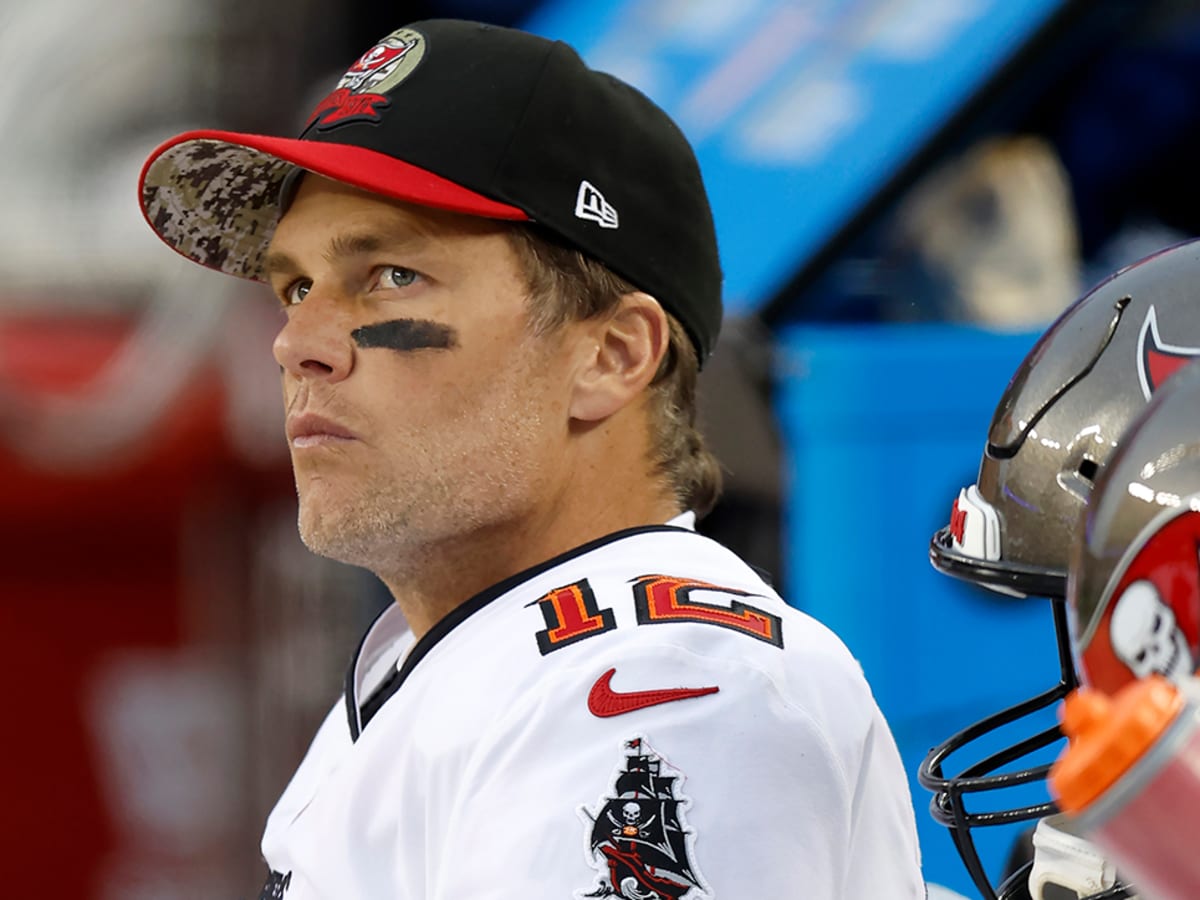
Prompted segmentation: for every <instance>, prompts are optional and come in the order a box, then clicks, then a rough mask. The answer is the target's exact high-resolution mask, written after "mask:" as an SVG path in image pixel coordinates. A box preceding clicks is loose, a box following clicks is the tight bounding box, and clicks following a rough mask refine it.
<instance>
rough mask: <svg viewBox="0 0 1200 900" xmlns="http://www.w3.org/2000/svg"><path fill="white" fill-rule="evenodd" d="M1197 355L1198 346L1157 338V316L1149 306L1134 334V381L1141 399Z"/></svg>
mask: <svg viewBox="0 0 1200 900" xmlns="http://www.w3.org/2000/svg"><path fill="white" fill-rule="evenodd" d="M1197 357H1200V347H1180V346H1177V345H1175V344H1168V343H1166V342H1165V341H1164V340H1163V339H1162V338H1161V337H1159V334H1158V316H1157V315H1155V312H1154V307H1153V306H1151V307H1150V309H1149V310H1147V311H1146V320H1145V321H1144V322H1143V323H1142V330H1141V332H1140V333H1139V334H1138V363H1139V366H1138V380H1139V381H1140V382H1141V385H1142V394H1143V395H1144V396H1145V398H1146V399H1147V400H1149V399H1150V395H1151V394H1153V393H1154V392H1155V391H1156V390H1158V389H1159V388H1160V387H1162V384H1163V382H1164V381H1166V380H1167V379H1168V378H1170V377H1171V376H1172V375H1174V374H1175V373H1176V372H1178V371H1179V370H1180V369H1182V368H1183V367H1184V366H1186V365H1187V364H1188V363H1189V362H1191V361H1192V360H1194V359H1196V358H1197Z"/></svg>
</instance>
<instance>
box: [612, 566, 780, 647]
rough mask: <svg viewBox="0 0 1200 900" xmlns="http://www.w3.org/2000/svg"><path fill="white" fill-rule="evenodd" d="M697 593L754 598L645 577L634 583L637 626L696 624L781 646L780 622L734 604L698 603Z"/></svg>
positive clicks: (716, 587) (702, 585)
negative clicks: (716, 627) (715, 626)
mask: <svg viewBox="0 0 1200 900" xmlns="http://www.w3.org/2000/svg"><path fill="white" fill-rule="evenodd" d="M696 591H715V592H717V593H720V594H732V595H733V596H735V597H754V596H757V595H756V594H751V593H750V592H749V591H738V590H734V589H733V588H724V587H720V586H719V585H715V584H709V583H708V582H706V581H695V580H693V579H690V578H672V577H671V576H669V575H645V576H643V577H641V578H639V579H637V580H636V581H635V582H634V585H633V597H634V607H635V608H636V610H637V619H638V624H639V625H663V624H669V623H671V622H699V623H701V624H704V625H717V626H719V627H721V628H729V629H732V630H733V631H739V632H741V633H742V634H746V635H749V636H750V637H752V638H755V639H756V640H760V641H764V642H766V643H768V644H772V645H773V646H776V647H782V646H783V620H782V619H781V618H780V617H779V616H776V615H773V614H772V613H769V612H766V611H765V610H762V609H758V608H757V607H754V606H750V605H749V604H747V603H742V602H741V601H740V600H734V601H733V602H732V603H730V604H729V605H728V606H720V605H717V604H711V603H700V602H699V601H697V600H693V599H691V595H692V593H693V592H696Z"/></svg>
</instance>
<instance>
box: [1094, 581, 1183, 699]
mask: <svg viewBox="0 0 1200 900" xmlns="http://www.w3.org/2000/svg"><path fill="white" fill-rule="evenodd" d="M1108 628H1109V636H1110V637H1111V638H1112V643H1113V650H1114V651H1115V652H1116V654H1117V657H1118V658H1119V659H1120V660H1121V662H1123V663H1125V665H1127V666H1129V668H1130V670H1131V671H1132V672H1133V674H1134V675H1136V676H1137V677H1138V678H1144V677H1145V676H1147V675H1152V674H1158V675H1165V676H1166V677H1167V678H1171V679H1178V678H1180V677H1181V676H1184V675H1187V674H1189V673H1190V672H1191V670H1192V655H1191V653H1189V652H1188V648H1187V638H1185V637H1184V635H1183V632H1182V631H1180V630H1179V626H1178V625H1177V624H1176V622H1175V613H1174V612H1173V611H1172V610H1171V607H1169V606H1167V604H1165V603H1163V600H1162V597H1160V596H1159V593H1158V589H1157V588H1156V587H1155V586H1154V584H1153V583H1152V582H1149V581H1144V580H1141V581H1135V582H1133V584H1131V585H1129V587H1127V588H1125V593H1123V594H1121V596H1120V597H1118V598H1117V603H1116V606H1115V607H1114V608H1113V616H1112V621H1111V622H1109V626H1108Z"/></svg>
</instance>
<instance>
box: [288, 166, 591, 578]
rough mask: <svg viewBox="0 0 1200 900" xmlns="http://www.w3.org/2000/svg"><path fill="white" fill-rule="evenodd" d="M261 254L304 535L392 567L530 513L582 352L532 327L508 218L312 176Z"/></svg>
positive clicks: (549, 478) (361, 560)
mask: <svg viewBox="0 0 1200 900" xmlns="http://www.w3.org/2000/svg"><path fill="white" fill-rule="evenodd" d="M267 268H268V274H269V277H270V282H271V286H272V288H273V290H274V291H275V293H276V295H277V296H278V297H279V298H280V300H281V301H282V302H283V303H284V307H285V312H286V315H287V322H286V324H285V325H284V326H283V329H282V330H281V331H280V333H279V336H278V337H277V338H276V340H275V357H276V359H277V360H278V362H279V364H280V366H281V368H282V373H283V374H282V377H283V391H284V398H285V402H286V407H287V416H288V440H289V445H290V448H291V454H292V464H293V468H294V470H295V476H296V487H297V492H298V494H299V500H300V517H299V519H300V533H301V536H302V537H303V539H304V541H305V543H306V544H308V546H309V547H310V548H311V549H313V550H314V551H316V552H318V553H321V554H323V555H326V556H329V557H332V558H334V559H338V560H341V561H343V562H347V563H351V564H354V565H361V566H365V567H367V568H369V569H371V570H373V571H376V572H380V573H389V574H396V573H398V572H402V571H403V569H404V565H405V563H406V562H407V563H411V562H412V560H413V558H414V554H415V555H417V556H418V557H419V555H420V553H421V552H423V551H428V550H430V549H432V548H435V547H438V546H452V545H453V543H454V542H455V540H456V539H458V538H460V537H461V536H463V535H466V534H472V533H479V532H484V531H488V530H490V529H496V528H507V527H510V526H511V525H512V524H513V523H515V522H518V521H520V520H521V519H522V518H523V517H528V516H530V515H534V514H536V513H535V509H536V507H537V505H538V504H539V503H545V502H546V497H547V496H548V494H549V492H550V491H551V490H552V487H551V486H552V485H553V483H554V479H555V472H556V465H557V466H558V467H560V468H561V466H562V465H563V463H562V461H561V455H560V454H559V453H558V451H559V450H560V449H561V441H562V440H563V439H565V437H566V433H567V428H568V416H567V412H566V410H567V401H568V387H567V383H568V382H569V370H570V365H571V364H570V361H569V353H568V352H567V350H566V342H565V341H564V340H563V339H562V336H563V334H564V333H565V332H556V333H554V334H551V335H549V336H544V337H536V336H534V335H531V334H530V333H529V330H528V327H527V322H528V318H527V305H526V304H527V288H526V282H525V279H524V277H523V274H522V272H521V269H520V266H519V263H518V260H517V257H516V255H515V253H514V251H513V249H512V247H511V245H510V244H509V241H508V239H507V238H506V237H505V235H504V232H503V231H502V230H501V227H500V226H498V225H497V224H496V223H494V222H490V221H487V220H483V219H476V218H470V217H464V216H458V215H454V214H450V213H443V212H439V211H435V210H427V209H422V208H419V207H415V206H412V205H409V204H403V203H396V202H392V201H389V200H385V199H382V198H379V197H375V196H373V195H369V194H366V193H363V192H361V191H358V190H356V189H354V188H351V187H347V186H344V185H340V184H337V183H335V182H331V181H327V180H325V179H322V178H318V177H316V176H312V175H309V176H306V177H305V179H304V181H303V183H302V184H301V187H300V190H299V192H298V194H297V196H296V198H295V201H294V203H293V204H292V206H291V207H290V208H289V210H288V212H287V213H286V214H285V215H284V217H283V219H282V220H281V222H280V224H279V227H278V229H277V231H276V233H275V236H274V238H273V240H272V242H271V248H270V253H269V255H268V262H267ZM569 330H570V328H569V326H568V328H567V331H569Z"/></svg>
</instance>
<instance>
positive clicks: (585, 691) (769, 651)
mask: <svg viewBox="0 0 1200 900" xmlns="http://www.w3.org/2000/svg"><path fill="white" fill-rule="evenodd" d="M691 521H692V517H691V516H690V515H686V516H683V517H680V518H679V519H676V520H674V521H673V522H672V523H669V524H668V525H664V526H654V527H646V528H637V529H631V530H628V531H623V532H619V533H617V534H613V535H610V536H608V537H606V538H602V539H600V540H597V541H594V542H592V543H590V544H587V545H585V546H583V547H580V548H577V549H576V550H574V551H571V552H570V553H567V554H564V555H563V556H560V557H558V558H556V559H553V560H550V561H548V562H546V563H544V564H542V565H539V566H536V567H535V568H533V569H531V570H529V571H526V572H523V573H521V574H520V575H517V576H515V577H513V578H510V579H508V580H506V581H504V582H502V583H500V584H498V585H495V586H494V587H492V588H491V589H489V590H487V591H484V592H483V593H482V594H479V595H478V596H476V597H474V598H472V599H471V600H469V601H468V602H467V603H465V604H464V605H463V606H461V607H460V608H458V609H456V610H455V611H454V612H453V613H451V614H450V616H448V617H447V618H446V619H445V620H443V621H442V622H440V623H438V625H437V626H435V627H434V628H433V630H432V631H430V632H429V633H428V634H427V635H425V636H424V637H423V638H422V639H421V640H419V641H416V642H415V643H414V642H413V640H412V637H411V635H410V634H408V633H407V632H406V630H405V629H404V628H403V624H402V618H401V616H400V615H399V612H398V611H397V610H396V609H395V608H394V607H393V608H390V609H389V610H388V611H386V612H384V614H383V615H382V616H380V618H379V619H378V620H376V622H375V623H374V625H372V626H371V629H370V630H369V631H368V633H367V635H366V636H365V637H364V639H363V642H362V644H361V646H360V648H359V650H358V653H357V654H356V657H355V661H354V664H353V666H352V667H351V671H350V674H349V676H348V678H347V682H348V683H347V692H346V695H345V698H344V700H345V702H344V703H342V704H339V705H338V706H337V707H336V708H335V709H334V710H333V712H332V713H330V715H329V717H328V718H327V719H326V720H325V723H324V724H323V725H322V726H321V728H320V731H319V732H318V734H317V736H316V738H315V740H314V741H313V744H312V747H311V748H310V749H309V752H308V754H307V756H306V757H305V759H304V761H303V763H302V764H301V765H300V768H299V769H298V770H297V772H296V774H295V776H294V777H293V779H292V781H291V783H290V784H289V785H288V787H287V790H286V791H285V792H284V794H283V796H282V798H281V799H280V800H279V803H278V805H277V806H276V807H275V809H274V811H273V812H272V813H271V815H270V817H269V819H268V821H267V827H266V833H265V835H264V837H263V843H262V849H263V853H264V855H265V857H266V861H267V863H268V865H269V866H270V868H271V870H272V873H271V877H270V879H269V881H268V883H267V886H266V888H264V890H263V893H262V897H263V898H273V900H279V898H282V900H317V898H321V900H349V898H353V900H384V898H387V900H528V898H539V900H540V898H558V900H568V898H584V897H615V898H626V900H652V898H657V900H744V898H751V897H753V898H770V900H784V898H793V897H795V898H806V900H825V898H839V900H840V898H844V900H892V898H895V900H919V898H924V897H925V888H924V885H923V883H922V879H921V873H920V860H919V855H918V849H917V838H916V828H915V824H914V819H913V810H912V802H911V798H910V795H909V791H908V781H907V779H906V778H905V774H904V770H903V768H902V766H901V762H900V757H899V754H898V752H897V750H896V745H895V742H894V741H893V738H892V735H891V733H890V732H889V730H888V727H887V725H886V723H885V722H884V720H883V717H882V715H881V713H880V711H879V709H878V707H877V706H876V704H875V701H874V699H873V697H872V695H871V692H870V690H869V688H868V686H867V683H866V681H865V680H864V678H863V675H862V671H861V669H860V667H859V665H858V663H857V662H856V661H855V660H854V659H853V657H851V655H850V653H849V652H848V651H847V649H846V648H845V646H844V645H843V644H842V643H841V642H840V641H839V640H838V639H837V637H835V636H834V635H833V633H832V632H830V631H829V630H828V629H827V628H825V627H824V626H822V625H821V624H819V623H818V622H816V621H814V620H813V619H812V618H810V617H808V616H806V615H804V614H803V613H801V612H799V611H798V610H796V609H794V608H791V607H789V606H787V605H786V604H785V603H784V602H783V601H782V600H781V599H780V598H779V596H778V595H777V594H776V593H775V591H774V590H772V589H771V587H769V586H768V585H767V584H766V583H764V581H763V580H762V579H761V578H760V577H759V576H758V575H757V574H756V573H755V572H754V571H753V570H752V569H751V568H750V567H749V566H747V565H746V564H745V563H744V562H742V561H741V560H740V559H738V558H737V556H735V555H734V554H733V553H731V552H730V551H729V550H727V549H725V548H724V547H722V546H721V545H719V544H717V543H715V542H713V541H711V540H709V539H707V538H705V537H703V536H701V535H698V534H696V533H695V532H694V531H693V530H691V529H690V527H688V526H690V524H691Z"/></svg>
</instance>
